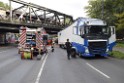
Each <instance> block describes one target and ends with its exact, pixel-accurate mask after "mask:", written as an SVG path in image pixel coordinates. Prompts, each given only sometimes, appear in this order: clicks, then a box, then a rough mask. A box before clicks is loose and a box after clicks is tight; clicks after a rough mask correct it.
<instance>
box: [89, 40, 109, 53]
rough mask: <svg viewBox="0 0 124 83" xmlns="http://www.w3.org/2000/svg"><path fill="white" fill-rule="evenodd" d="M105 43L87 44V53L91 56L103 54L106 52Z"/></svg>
mask: <svg viewBox="0 0 124 83" xmlns="http://www.w3.org/2000/svg"><path fill="white" fill-rule="evenodd" d="M106 47H107V42H106V41H98V42H89V52H90V53H91V54H94V55H95V54H104V53H105V52H106Z"/></svg>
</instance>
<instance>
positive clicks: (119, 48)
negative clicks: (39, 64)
mask: <svg viewBox="0 0 124 83" xmlns="http://www.w3.org/2000/svg"><path fill="white" fill-rule="evenodd" d="M113 50H115V51H120V52H122V53H124V48H122V47H114V49H113Z"/></svg>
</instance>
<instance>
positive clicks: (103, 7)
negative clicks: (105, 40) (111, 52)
mask: <svg viewBox="0 0 124 83" xmlns="http://www.w3.org/2000/svg"><path fill="white" fill-rule="evenodd" d="M123 3H124V0H114V1H113V0H89V5H88V6H86V7H85V9H86V13H87V14H88V16H89V17H91V18H99V19H103V20H105V21H106V22H107V23H108V25H115V26H116V27H117V38H118V37H119V38H123V35H124V5H123ZM102 15H103V17H102Z"/></svg>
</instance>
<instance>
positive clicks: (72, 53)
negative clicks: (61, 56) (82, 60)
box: [71, 49, 76, 58]
mask: <svg viewBox="0 0 124 83" xmlns="http://www.w3.org/2000/svg"><path fill="white" fill-rule="evenodd" d="M71 57H73V58H76V50H75V49H72V50H71Z"/></svg>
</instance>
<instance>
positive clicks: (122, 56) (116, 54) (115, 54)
mask: <svg viewBox="0 0 124 83" xmlns="http://www.w3.org/2000/svg"><path fill="white" fill-rule="evenodd" d="M109 54H110V56H112V57H114V58H118V59H124V53H122V52H119V51H112V52H110V53H109Z"/></svg>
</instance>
